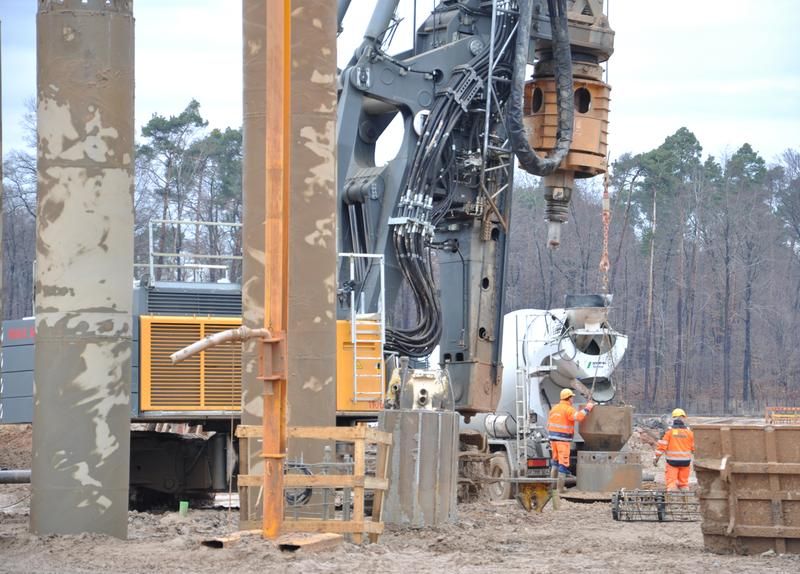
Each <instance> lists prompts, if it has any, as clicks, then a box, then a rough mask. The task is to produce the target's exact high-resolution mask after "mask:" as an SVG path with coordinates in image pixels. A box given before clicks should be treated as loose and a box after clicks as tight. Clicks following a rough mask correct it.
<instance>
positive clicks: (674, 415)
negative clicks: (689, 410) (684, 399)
mask: <svg viewBox="0 0 800 574" xmlns="http://www.w3.org/2000/svg"><path fill="white" fill-rule="evenodd" d="M685 416H686V411H684V410H683V409H675V410H674V411H672V418H678V417H685Z"/></svg>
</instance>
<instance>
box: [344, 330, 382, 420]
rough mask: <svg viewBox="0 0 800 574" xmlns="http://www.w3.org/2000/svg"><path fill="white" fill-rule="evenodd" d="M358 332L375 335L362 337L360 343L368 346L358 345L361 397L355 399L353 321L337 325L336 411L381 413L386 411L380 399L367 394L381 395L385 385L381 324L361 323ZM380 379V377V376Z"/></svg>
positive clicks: (363, 334)
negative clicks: (351, 325)
mask: <svg viewBox="0 0 800 574" xmlns="http://www.w3.org/2000/svg"><path fill="white" fill-rule="evenodd" d="M357 328H358V329H359V331H374V333H360V334H359V335H358V337H359V341H360V340H363V339H366V340H368V341H373V342H367V343H362V342H359V344H358V356H359V357H360V358H359V360H358V362H357V363H356V365H355V368H356V370H357V372H358V373H359V376H360V377H361V378H359V380H358V394H359V396H358V397H356V396H355V391H354V377H353V342H352V337H351V329H350V321H344V320H342V321H337V322H336V349H337V353H336V410H337V411H342V412H348V411H349V412H354V411H358V412H364V411H379V410H381V409H382V408H383V405H382V404H381V400H380V395H377V394H370V395H367V394H366V393H379V392H380V390H381V386H382V385H384V384H386V383H385V376H383V370H384V363H383V356H382V354H381V345H380V332H379V330H378V329H379V325H378V323H375V322H372V321H359V322H358V323H357ZM361 357H364V358H361ZM378 375H380V376H378Z"/></svg>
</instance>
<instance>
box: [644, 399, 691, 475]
mask: <svg viewBox="0 0 800 574" xmlns="http://www.w3.org/2000/svg"><path fill="white" fill-rule="evenodd" d="M672 419H673V421H672V428H670V429H669V430H667V432H665V433H664V436H663V437H662V438H661V440H660V441H658V445H657V446H656V455H655V457H654V458H653V464H654V465H655V464H658V459H659V458H660V457H661V455H664V456H665V457H666V459H667V467H666V471H665V473H664V478H665V482H666V483H667V490H676V489H678V488H680V489H685V488H689V470H690V467H691V464H692V454H693V453H694V433H693V432H692V431H691V430H689V428H688V427H687V426H686V412H685V411H684V410H683V409H675V410H674V411H672Z"/></svg>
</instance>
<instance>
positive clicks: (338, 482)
mask: <svg viewBox="0 0 800 574" xmlns="http://www.w3.org/2000/svg"><path fill="white" fill-rule="evenodd" d="M236 436H237V437H239V441H240V442H239V444H240V451H241V449H242V446H245V448H246V445H247V442H248V440H249V439H250V438H258V437H260V436H261V427H260V426H251V425H239V427H237V429H236ZM288 436H289V439H290V440H291V439H311V440H324V441H331V440H333V441H339V442H349V443H353V447H354V456H353V474H325V475H320V474H317V475H305V474H287V475H285V476H284V479H283V487H284V488H334V489H335V488H347V489H352V492H353V512H352V516H351V519H350V520H321V519H316V518H296V519H288V520H287V519H286V518H284V519H283V522H282V525H281V532H284V533H285V532H332V533H340V534H350V535H352V537H353V542H355V543H357V544H358V543H361V542H362V540H363V536H364V534H367V535H369V539H370V541H371V542H377V541H378V536H379V535H380V534H381V533H383V522H382V517H383V499H384V496H385V494H386V491H387V490H388V488H389V479H388V477H387V474H388V470H389V460H390V456H389V455H390V449H391V445H392V435H391V434H390V433H386V432H381V431H377V430H375V429H373V428H370V427H367V426H356V427H290V428H289V429H288ZM367 444H375V445H377V459H376V463H375V475H374V476H368V475H367V468H366V450H367V448H366V447H367ZM238 480H239V486H249V485H252V486H257V485H259V484H261V480H262V477H261V476H258V475H247V474H240V475H238ZM367 490H372V491H374V498H373V502H372V514H371V516H369V517H367V516H365V512H364V494H365V491H367Z"/></svg>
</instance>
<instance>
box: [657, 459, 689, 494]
mask: <svg viewBox="0 0 800 574" xmlns="http://www.w3.org/2000/svg"><path fill="white" fill-rule="evenodd" d="M666 466H667V468H666V471H664V482H666V483H667V490H676V489H678V488H681V489H683V488H689V472H690V471H691V466H672V465H671V464H670V463H667V465H666Z"/></svg>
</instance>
